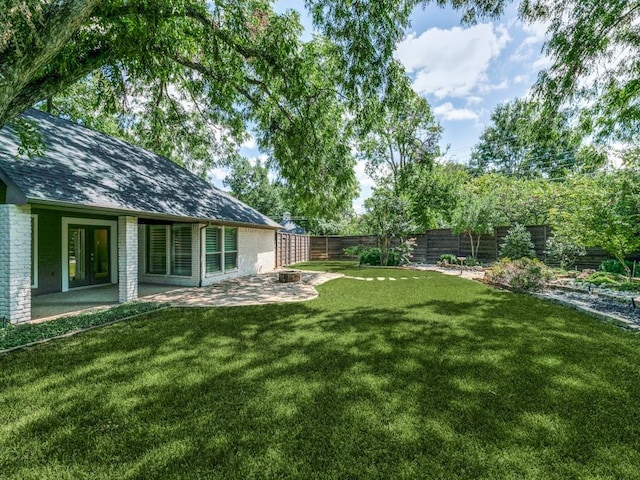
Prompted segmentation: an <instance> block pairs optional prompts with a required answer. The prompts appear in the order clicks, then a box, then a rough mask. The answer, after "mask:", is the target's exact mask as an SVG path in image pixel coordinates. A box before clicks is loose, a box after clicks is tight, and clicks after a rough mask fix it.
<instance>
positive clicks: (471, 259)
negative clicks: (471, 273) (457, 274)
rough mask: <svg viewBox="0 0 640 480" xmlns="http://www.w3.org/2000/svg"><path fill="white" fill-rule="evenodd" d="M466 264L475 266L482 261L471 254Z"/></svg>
mask: <svg viewBox="0 0 640 480" xmlns="http://www.w3.org/2000/svg"><path fill="white" fill-rule="evenodd" d="M464 264H465V265H466V266H467V267H475V266H477V265H480V262H479V261H478V259H477V258H476V257H472V256H471V255H469V256H468V257H467V259H466V260H465V261H464Z"/></svg>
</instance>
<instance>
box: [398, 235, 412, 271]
mask: <svg viewBox="0 0 640 480" xmlns="http://www.w3.org/2000/svg"><path fill="white" fill-rule="evenodd" d="M416 245H417V243H416V239H415V238H409V239H407V240H405V241H404V242H402V243H401V244H400V245H399V246H397V247H395V248H394V251H395V253H397V255H398V263H397V265H407V264H408V263H410V262H411V259H412V258H413V250H414V249H415V248H416Z"/></svg>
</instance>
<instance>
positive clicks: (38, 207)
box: [0, 110, 282, 322]
mask: <svg viewBox="0 0 640 480" xmlns="http://www.w3.org/2000/svg"><path fill="white" fill-rule="evenodd" d="M24 117H25V118H26V119H29V120H32V121H35V123H36V124H37V126H38V129H39V131H40V132H41V134H42V138H43V140H44V144H45V145H44V150H43V154H42V156H38V157H33V158H27V157H25V156H24V155H19V147H20V141H19V139H18V138H17V136H16V135H15V132H13V131H12V130H11V128H9V127H5V128H4V129H2V130H0V319H2V318H3V317H4V318H5V319H9V320H10V321H11V322H24V321H28V320H30V318H31V298H32V296H37V295H42V294H47V293H53V292H65V291H68V290H71V289H82V288H88V287H91V286H95V285H103V284H117V285H118V292H119V301H120V302H127V301H130V300H135V299H136V298H137V297H138V284H139V283H156V284H164V285H178V286H204V285H210V284H212V283H215V282H219V281H222V280H226V279H229V278H233V277H238V276H244V275H252V274H256V273H261V272H266V271H269V270H273V269H274V268H275V232H276V231H277V230H278V229H280V228H282V226H281V225H279V224H277V223H276V222H274V221H272V220H271V219H269V218H267V217H266V216H264V215H262V214H261V213H259V212H257V211H256V210H254V209H252V208H251V207H249V206H247V205H245V204H244V203H242V202H240V201H238V200H237V199H235V198H233V197H231V196H230V195H228V194H226V193H224V192H222V191H220V190H218V189H216V188H215V187H213V186H212V185H210V184H209V183H207V182H206V181H204V180H203V179H201V178H199V177H198V176H196V175H194V174H192V173H190V172H189V171H187V170H185V169H184V168H182V167H180V166H179V165H177V164H175V163H173V162H171V161H170V160H168V159H167V158H164V157H162V156H160V155H156V154H154V153H152V152H149V151H147V150H145V149H142V148H139V147H136V146H133V145H130V144H128V143H126V142H124V141H121V140H118V139H115V138H112V137H110V136H108V135H105V134H102V133H99V132H96V131H93V130H90V129H88V128H85V127H82V126H80V125H78V124H76V123H73V122H70V121H66V120H63V119H61V118H57V117H54V116H51V115H49V114H47V113H44V112H41V111H38V110H28V111H27V112H25V113H24Z"/></svg>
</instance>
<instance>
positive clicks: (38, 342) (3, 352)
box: [0, 305, 175, 355]
mask: <svg viewBox="0 0 640 480" xmlns="http://www.w3.org/2000/svg"><path fill="white" fill-rule="evenodd" d="M168 308H175V307H173V306H172V305H166V306H164V307H160V308H157V309H155V310H148V311H146V312H141V313H136V314H135V315H129V316H128V317H122V318H119V319H117V320H111V321H110V322H106V323H100V324H98V325H91V326H90V327H86V328H81V329H79V330H71V331H69V332H67V333H61V334H60V335H56V336H55V337H49V338H42V339H40V340H35V341H33V342H29V343H25V344H24V345H17V346H15V347H11V348H6V349H4V350H0V355H6V354H8V353H11V352H14V351H16V350H22V349H24V348H30V347H35V346H37V345H41V344H43V343H47V342H50V341H52V340H58V339H60V338H67V337H72V336H74V335H77V334H78V333H84V332H88V331H89V330H95V329H96V328H100V327H107V326H109V325H113V324H114V323H118V322H122V321H124V320H131V319H133V318H136V317H139V316H141V315H146V314H148V313H155V312H160V311H162V310H166V309H168Z"/></svg>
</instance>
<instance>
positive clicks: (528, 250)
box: [500, 223, 536, 260]
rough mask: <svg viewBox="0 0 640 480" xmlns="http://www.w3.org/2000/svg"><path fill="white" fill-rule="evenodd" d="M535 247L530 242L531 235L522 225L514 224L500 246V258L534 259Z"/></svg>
mask: <svg viewBox="0 0 640 480" xmlns="http://www.w3.org/2000/svg"><path fill="white" fill-rule="evenodd" d="M535 257H536V251H535V245H534V244H533V242H532V241H531V233H529V230H527V229H526V228H525V227H524V225H520V224H518V223H516V224H515V225H514V226H513V227H511V228H510V229H509V232H508V233H507V236H506V237H504V243H503V244H502V245H501V246H500V258H511V259H513V260H518V259H520V258H535Z"/></svg>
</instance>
